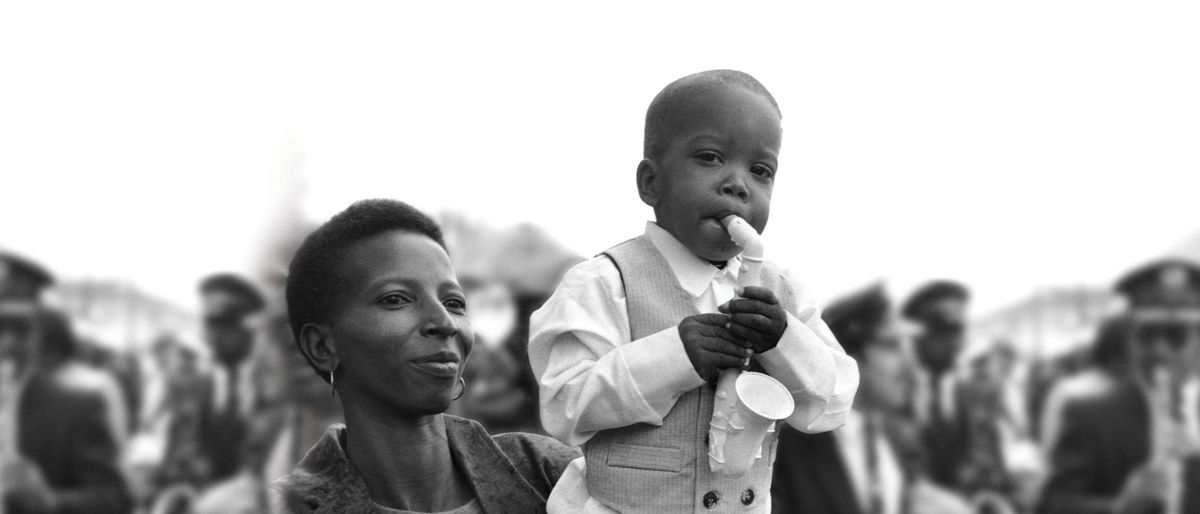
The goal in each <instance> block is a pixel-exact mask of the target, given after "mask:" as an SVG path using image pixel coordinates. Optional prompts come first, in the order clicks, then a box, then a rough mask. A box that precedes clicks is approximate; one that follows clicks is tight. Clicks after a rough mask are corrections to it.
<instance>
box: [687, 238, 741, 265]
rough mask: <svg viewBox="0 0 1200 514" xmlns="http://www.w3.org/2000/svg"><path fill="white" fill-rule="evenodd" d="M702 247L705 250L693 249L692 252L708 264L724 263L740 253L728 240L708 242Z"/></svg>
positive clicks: (739, 249)
mask: <svg viewBox="0 0 1200 514" xmlns="http://www.w3.org/2000/svg"><path fill="white" fill-rule="evenodd" d="M704 246H705V248H702V249H701V248H693V249H692V252H694V253H695V254H696V255H697V256H699V257H700V258H701V259H704V260H706V261H709V262H725V261H728V260H729V259H732V258H734V257H736V256H737V254H738V253H741V251H742V250H741V248H738V246H737V245H735V244H733V241H731V240H729V239H728V238H726V240H725V241H709V242H707V244H705V245H704Z"/></svg>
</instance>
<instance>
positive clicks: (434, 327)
mask: <svg viewBox="0 0 1200 514" xmlns="http://www.w3.org/2000/svg"><path fill="white" fill-rule="evenodd" d="M457 334H458V325H456V324H455V323H454V318H453V317H451V316H450V313H449V312H447V311H446V307H445V306H443V305H442V304H441V303H440V302H434V303H433V305H432V306H430V308H428V309H426V315H425V321H424V325H423V326H422V327H421V335H423V336H426V337H441V338H450V337H454V336H455V335H457Z"/></svg>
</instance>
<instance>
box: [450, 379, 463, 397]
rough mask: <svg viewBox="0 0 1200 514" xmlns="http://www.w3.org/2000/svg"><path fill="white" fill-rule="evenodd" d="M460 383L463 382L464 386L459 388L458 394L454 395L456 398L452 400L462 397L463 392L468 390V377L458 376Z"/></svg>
mask: <svg viewBox="0 0 1200 514" xmlns="http://www.w3.org/2000/svg"><path fill="white" fill-rule="evenodd" d="M458 383H460V384H462V388H461V389H459V390H458V394H456V395H454V398H451V399H450V401H454V400H457V399H459V398H462V395H463V393H465V392H467V379H465V378H463V377H461V376H460V377H458Z"/></svg>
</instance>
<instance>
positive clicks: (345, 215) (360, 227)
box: [285, 199, 446, 381]
mask: <svg viewBox="0 0 1200 514" xmlns="http://www.w3.org/2000/svg"><path fill="white" fill-rule="evenodd" d="M392 230H400V231H405V232H412V233H416V234H423V235H426V236H429V238H430V239H433V240H434V241H435V242H437V244H438V245H439V246H441V247H442V248H445V247H446V243H445V242H444V241H443V240H442V230H441V229H440V228H438V225H437V223H436V222H435V221H433V219H432V218H430V217H429V216H426V215H425V213H422V212H421V211H419V210H417V209H416V208H414V207H413V206H411V205H408V204H406V203H404V202H401V201H398V200H387V199H373V200H360V201H357V202H354V203H353V204H351V205H350V206H349V207H347V208H346V210H344V211H342V212H339V213H337V214H335V215H334V216H333V217H332V218H330V219H329V221H326V222H325V223H324V224H323V225H321V226H320V227H317V229H316V230H314V231H313V232H312V233H311V234H309V235H308V237H306V238H304V242H303V243H301V244H300V248H298V249H297V250H296V254H295V255H294V256H293V257H292V262H291V265H290V266H289V267H288V277H287V286H286V292H285V296H286V300H287V310H288V320H289V322H290V323H291V326H292V335H293V337H295V339H296V344H297V345H299V344H300V329H301V328H303V327H304V325H307V324H309V323H319V322H323V321H326V320H328V319H329V317H330V315H331V314H332V313H333V310H334V307H335V305H333V301H334V299H335V298H339V295H337V294H336V293H337V291H336V289H337V287H338V285H339V283H340V282H339V280H338V276H337V269H338V264H339V259H341V258H342V257H343V256H344V255H345V251H346V248H347V247H348V246H350V245H352V244H354V243H356V242H358V241H361V240H363V239H366V238H369V237H372V236H375V235H378V234H380V233H383V232H388V231H392ZM309 364H310V365H311V362H310V363H309ZM313 369H314V370H316V368H315V367H314V368H313ZM316 371H317V372H318V373H317V374H318V375H321V376H322V378H323V379H325V380H326V381H328V379H329V377H326V376H324V373H321V372H320V370H316Z"/></svg>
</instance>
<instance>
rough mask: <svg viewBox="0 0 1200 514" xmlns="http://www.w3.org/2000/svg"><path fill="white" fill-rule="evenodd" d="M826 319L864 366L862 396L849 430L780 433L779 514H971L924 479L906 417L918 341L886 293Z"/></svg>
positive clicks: (877, 288) (876, 290)
mask: <svg viewBox="0 0 1200 514" xmlns="http://www.w3.org/2000/svg"><path fill="white" fill-rule="evenodd" d="M822 318H823V319H824V320H825V322H826V324H828V325H829V328H830V330H832V331H833V334H834V335H835V336H836V337H837V340H838V342H840V343H841V344H842V347H843V348H845V349H846V354H847V355H849V356H851V357H853V358H854V359H855V361H857V362H858V367H859V376H860V377H861V382H860V383H859V389H858V394H857V395H856V396H855V398H854V405H853V409H852V410H851V412H850V414H849V416H847V420H846V424H845V425H843V426H842V427H840V428H838V429H835V430H833V431H832V432H826V433H820V434H805V433H802V432H800V431H798V430H795V429H793V428H791V427H782V428H781V429H780V432H781V433H780V437H779V450H778V457H777V458H776V462H775V481H774V482H773V483H772V485H771V495H772V498H773V500H774V501H773V503H772V506H771V507H772V511H773V512H777V513H780V514H784V513H794V512H801V513H804V512H821V513H828V514H859V513H863V514H891V513H900V512H943V513H951V512H962V513H966V512H971V509H970V508H969V506H968V505H967V503H966V502H965V501H964V500H963V499H962V498H961V497H959V496H957V495H955V494H953V493H951V492H949V491H947V490H945V489H943V488H940V487H937V486H934V485H932V484H930V483H929V482H928V481H927V480H925V478H924V476H923V467H922V466H921V463H922V462H923V461H924V458H925V457H924V455H923V451H922V449H921V448H920V441H919V440H918V434H917V430H916V428H917V427H916V426H915V425H914V424H913V423H912V422H911V420H910V419H909V418H908V417H907V416H904V413H905V409H906V407H907V404H908V402H909V400H910V397H911V395H912V389H913V378H914V377H913V372H914V365H915V363H914V361H913V355H912V349H911V344H910V343H911V341H910V340H909V339H908V338H907V337H906V336H905V334H904V333H903V331H902V330H900V327H899V324H898V323H897V320H896V315H895V312H894V311H893V309H892V303H891V301H890V300H889V298H888V296H887V293H886V291H885V290H884V288H883V286H882V285H874V286H871V287H868V288H866V289H864V290H861V291H857V292H855V293H852V294H850V295H847V296H845V297H843V298H841V299H839V300H836V301H834V302H832V303H830V304H829V306H828V307H826V308H825V311H824V314H823V315H822Z"/></svg>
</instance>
